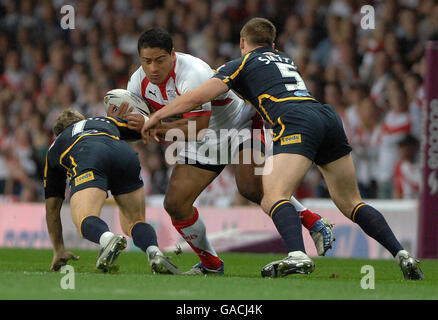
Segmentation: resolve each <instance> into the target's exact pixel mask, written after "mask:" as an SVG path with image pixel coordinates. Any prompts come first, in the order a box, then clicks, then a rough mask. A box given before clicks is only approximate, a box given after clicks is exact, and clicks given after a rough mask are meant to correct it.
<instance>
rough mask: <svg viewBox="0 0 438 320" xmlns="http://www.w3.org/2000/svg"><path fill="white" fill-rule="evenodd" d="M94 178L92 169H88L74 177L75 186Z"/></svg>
mask: <svg viewBox="0 0 438 320" xmlns="http://www.w3.org/2000/svg"><path fill="white" fill-rule="evenodd" d="M91 180H94V173H93V171H88V172H85V173H83V174H81V175H80V176H78V177H76V178H75V186H78V185H80V184H82V183H85V182H88V181H91Z"/></svg>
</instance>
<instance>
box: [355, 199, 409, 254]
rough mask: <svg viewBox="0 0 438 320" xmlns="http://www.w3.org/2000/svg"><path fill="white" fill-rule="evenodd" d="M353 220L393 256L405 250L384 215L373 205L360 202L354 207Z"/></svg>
mask: <svg viewBox="0 0 438 320" xmlns="http://www.w3.org/2000/svg"><path fill="white" fill-rule="evenodd" d="M351 220H353V222H356V223H357V224H358V225H359V226H360V227H361V228H362V230H363V231H364V232H365V233H366V234H367V235H369V236H370V237H371V238H373V239H374V240H376V241H377V242H378V243H380V244H381V245H382V246H383V247H385V248H386V249H387V250H388V251H389V252H391V254H392V256H393V257H395V256H396V254H397V252H399V251H400V250H403V247H402V246H401V244H400V242H398V240H397V238H396V237H395V235H394V233H392V230H391V228H390V227H389V225H388V223H387V222H386V220H385V218H384V217H383V215H382V214H381V213H380V212H379V211H377V210H376V209H374V208H373V207H371V206H369V205H367V204H365V203H363V202H362V203H359V204H358V205H357V206H356V207H354V209H353V213H352V215H351Z"/></svg>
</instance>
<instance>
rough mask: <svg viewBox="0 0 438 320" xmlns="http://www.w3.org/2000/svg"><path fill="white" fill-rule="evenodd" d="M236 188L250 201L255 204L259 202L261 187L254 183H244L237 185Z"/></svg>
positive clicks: (261, 194)
mask: <svg viewBox="0 0 438 320" xmlns="http://www.w3.org/2000/svg"><path fill="white" fill-rule="evenodd" d="M237 189H238V190H239V193H240V194H241V195H242V196H243V197H244V198H245V199H248V200H249V201H252V202H254V203H256V204H260V203H261V201H262V197H263V191H262V190H261V188H257V186H256V185H252V184H244V185H239V184H238V185H237Z"/></svg>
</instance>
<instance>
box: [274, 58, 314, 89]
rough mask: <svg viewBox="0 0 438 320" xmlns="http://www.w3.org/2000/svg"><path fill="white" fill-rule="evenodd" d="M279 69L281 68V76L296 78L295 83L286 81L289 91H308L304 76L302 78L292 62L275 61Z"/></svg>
mask: <svg viewBox="0 0 438 320" xmlns="http://www.w3.org/2000/svg"><path fill="white" fill-rule="evenodd" d="M275 65H276V66H277V68H278V70H280V73H281V76H282V77H283V78H292V79H294V80H295V81H294V83H286V84H285V86H286V90H287V91H295V90H305V91H307V88H306V85H305V84H304V81H303V78H301V76H300V74H299V73H298V72H297V70H296V69H295V68H294V67H293V66H292V65H290V64H286V63H281V62H275Z"/></svg>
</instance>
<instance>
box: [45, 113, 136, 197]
mask: <svg viewBox="0 0 438 320" xmlns="http://www.w3.org/2000/svg"><path fill="white" fill-rule="evenodd" d="M140 138H141V135H140V133H138V132H136V131H134V130H131V129H129V128H128V124H127V121H126V120H124V119H120V118H112V117H95V118H88V119H85V120H81V121H79V122H76V123H73V124H71V125H70V126H68V127H67V128H65V129H64V131H62V132H61V134H59V135H58V136H57V137H56V139H55V141H54V142H53V143H52V145H51V146H50V147H49V150H48V151H47V154H46V165H45V168H44V191H45V197H46V199H47V198H49V197H60V198H64V193H65V186H66V178H67V177H69V178H70V179H72V178H74V177H75V176H76V174H77V165H78V164H77V162H78V161H77V159H78V158H81V159H85V161H87V162H88V161H89V162H90V163H92V160H93V157H95V153H96V152H99V150H98V149H99V144H102V143H103V144H110V143H114V142H115V141H119V140H131V139H140ZM120 156H122V155H120Z"/></svg>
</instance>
